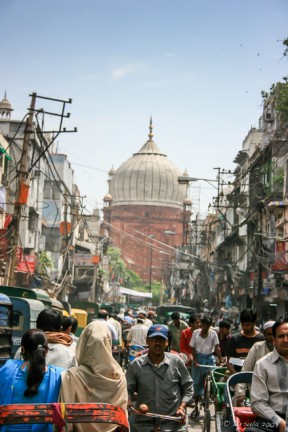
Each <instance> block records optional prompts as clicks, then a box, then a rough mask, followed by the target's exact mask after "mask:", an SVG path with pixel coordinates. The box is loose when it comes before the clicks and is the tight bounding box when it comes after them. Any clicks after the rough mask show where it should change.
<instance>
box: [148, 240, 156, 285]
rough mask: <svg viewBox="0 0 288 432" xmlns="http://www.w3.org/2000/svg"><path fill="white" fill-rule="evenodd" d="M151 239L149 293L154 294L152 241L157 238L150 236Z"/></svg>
mask: <svg viewBox="0 0 288 432" xmlns="http://www.w3.org/2000/svg"><path fill="white" fill-rule="evenodd" d="M148 237H149V238H150V266H149V292H150V293H151V292H152V264H153V247H152V241H153V239H154V238H155V236H154V235H153V234H150V235H149V236H148Z"/></svg>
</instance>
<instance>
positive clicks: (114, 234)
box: [103, 120, 192, 284]
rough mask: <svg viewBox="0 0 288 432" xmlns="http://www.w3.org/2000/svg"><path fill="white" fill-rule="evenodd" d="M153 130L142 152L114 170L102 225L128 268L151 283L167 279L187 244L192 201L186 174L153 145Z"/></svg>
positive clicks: (110, 177)
mask: <svg viewBox="0 0 288 432" xmlns="http://www.w3.org/2000/svg"><path fill="white" fill-rule="evenodd" d="M149 130H150V131H149V135H148V138H149V139H148V141H147V142H146V143H145V144H144V145H143V146H142V147H141V148H140V150H139V151H137V152H136V153H134V154H133V155H132V156H131V157H130V158H129V159H128V160H127V161H126V162H124V163H123V164H122V165H121V166H120V167H119V168H118V169H116V170H111V171H110V172H109V180H108V184H109V192H108V193H107V195H106V196H105V197H104V208H103V213H104V222H103V227H104V228H105V230H106V233H107V235H108V236H109V238H110V239H111V243H112V245H113V246H115V247H117V248H119V249H120V250H121V256H122V258H123V260H124V261H125V262H126V264H127V267H128V268H131V269H132V270H133V271H135V272H136V273H138V274H139V276H140V277H141V278H142V280H143V281H146V282H147V283H149V282H150V284H151V281H154V280H155V281H156V280H157V281H162V280H163V279H164V278H165V274H166V276H167V269H168V270H169V268H170V267H171V265H173V260H175V250H176V249H175V248H176V247H179V246H181V245H185V244H187V240H188V236H189V228H190V219H191V204H192V203H191V201H190V200H189V199H188V198H187V186H186V185H183V184H179V183H178V177H179V176H183V173H181V171H180V170H179V169H178V168H177V167H176V166H175V165H174V164H173V163H172V162H171V161H170V160H169V159H168V158H167V156H166V155H165V154H164V153H162V151H160V149H159V148H158V146H157V144H156V143H155V142H154V139H153V126H152V120H150V127H149ZM164 273H165V274H164Z"/></svg>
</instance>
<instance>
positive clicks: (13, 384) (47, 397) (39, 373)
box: [0, 329, 63, 432]
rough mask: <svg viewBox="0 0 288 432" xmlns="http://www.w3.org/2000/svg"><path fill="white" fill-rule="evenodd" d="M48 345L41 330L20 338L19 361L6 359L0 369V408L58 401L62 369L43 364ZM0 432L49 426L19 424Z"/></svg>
mask: <svg viewBox="0 0 288 432" xmlns="http://www.w3.org/2000/svg"><path fill="white" fill-rule="evenodd" d="M47 352H48V342H47V337H46V335H45V333H44V332H43V331H42V330H38V329H31V330H28V331H26V332H25V333H24V334H23V336H22V339H21V354H22V357H23V360H8V361H7V362H6V363H5V365H4V366H3V367H2V368H1V369H0V383H1V390H2V391H1V392H0V405H6V404H26V403H27V404H31V403H32V404H35V403H53V402H57V401H58V396H59V390H60V385H61V372H62V370H63V369H61V368H59V367H56V366H52V365H46V355H47ZM0 431H1V432H30V431H31V432H48V431H52V425H47V424H46V425H45V424H35V425H32V424H31V425H29V424H24V425H23V424H21V425H7V426H2V427H0Z"/></svg>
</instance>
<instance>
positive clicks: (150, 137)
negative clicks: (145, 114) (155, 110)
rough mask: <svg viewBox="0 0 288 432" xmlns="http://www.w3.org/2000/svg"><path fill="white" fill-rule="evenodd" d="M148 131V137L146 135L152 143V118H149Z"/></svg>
mask: <svg viewBox="0 0 288 432" xmlns="http://www.w3.org/2000/svg"><path fill="white" fill-rule="evenodd" d="M149 130H150V132H149V135H148V137H149V141H153V137H154V134H153V125H152V116H151V117H150V125H149Z"/></svg>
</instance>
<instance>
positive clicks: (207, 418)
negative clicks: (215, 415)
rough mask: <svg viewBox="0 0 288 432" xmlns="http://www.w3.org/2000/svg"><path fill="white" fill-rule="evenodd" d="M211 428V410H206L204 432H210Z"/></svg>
mask: <svg viewBox="0 0 288 432" xmlns="http://www.w3.org/2000/svg"><path fill="white" fill-rule="evenodd" d="M210 426H211V413H210V410H209V409H205V410H204V419H203V427H202V432H210Z"/></svg>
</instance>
